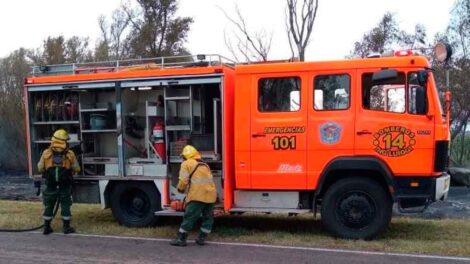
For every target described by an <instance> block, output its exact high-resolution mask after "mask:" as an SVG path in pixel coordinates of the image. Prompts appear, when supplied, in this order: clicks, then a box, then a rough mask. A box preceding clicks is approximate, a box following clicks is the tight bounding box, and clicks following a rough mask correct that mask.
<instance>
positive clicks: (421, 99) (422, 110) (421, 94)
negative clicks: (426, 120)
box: [415, 86, 428, 115]
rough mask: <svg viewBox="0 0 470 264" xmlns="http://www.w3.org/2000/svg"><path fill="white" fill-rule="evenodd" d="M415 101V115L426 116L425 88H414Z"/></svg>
mask: <svg viewBox="0 0 470 264" xmlns="http://www.w3.org/2000/svg"><path fill="white" fill-rule="evenodd" d="M415 89H416V90H415V92H416V96H415V100H416V102H415V103H416V114H417V115H425V114H427V112H428V111H427V100H426V88H425V87H422V86H416V87H415Z"/></svg>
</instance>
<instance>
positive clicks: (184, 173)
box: [171, 145, 217, 246]
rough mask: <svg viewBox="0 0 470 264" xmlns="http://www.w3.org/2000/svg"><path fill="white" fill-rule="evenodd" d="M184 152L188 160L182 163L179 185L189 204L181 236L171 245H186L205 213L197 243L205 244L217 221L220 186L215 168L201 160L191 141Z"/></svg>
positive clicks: (182, 154) (180, 230)
mask: <svg viewBox="0 0 470 264" xmlns="http://www.w3.org/2000/svg"><path fill="white" fill-rule="evenodd" d="M181 156H182V157H183V159H184V161H183V163H182V164H181V169H180V173H179V182H178V186H177V189H178V192H180V193H186V208H185V212H184V217H183V222H182V223H181V226H180V229H179V230H178V237H177V238H176V239H175V240H173V241H172V242H171V245H173V246H186V238H187V236H188V232H190V231H191V230H192V229H193V226H194V224H195V223H196V221H197V220H198V219H199V217H200V216H202V224H201V228H200V229H199V235H198V237H197V238H196V243H197V244H198V245H201V246H202V245H204V242H205V240H206V238H207V235H208V234H209V233H210V232H211V230H212V225H213V224H214V216H213V211H214V204H215V201H216V199H217V190H216V188H215V184H214V180H213V177H212V173H211V170H210V168H209V166H208V165H207V164H206V163H204V162H202V161H201V155H200V154H199V152H198V151H197V149H196V148H194V147H193V146H191V145H187V146H185V147H184V148H183V151H182V153H181Z"/></svg>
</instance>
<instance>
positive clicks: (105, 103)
mask: <svg viewBox="0 0 470 264" xmlns="http://www.w3.org/2000/svg"><path fill="white" fill-rule="evenodd" d="M79 94H80V128H81V135H82V168H83V170H82V174H83V176H87V177H96V176H118V146H117V121H116V120H117V119H116V93H115V88H97V89H86V90H80V92H79Z"/></svg>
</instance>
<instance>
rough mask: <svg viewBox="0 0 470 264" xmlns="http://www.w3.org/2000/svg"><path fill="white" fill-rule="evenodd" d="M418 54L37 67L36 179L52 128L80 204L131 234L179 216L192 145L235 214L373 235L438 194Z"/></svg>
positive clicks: (435, 101) (32, 147)
mask: <svg viewBox="0 0 470 264" xmlns="http://www.w3.org/2000/svg"><path fill="white" fill-rule="evenodd" d="M429 67H430V65H429V62H428V61H427V59H426V58H425V57H423V56H395V57H386V58H368V59H353V60H343V61H328V62H271V63H270V62H268V63H255V64H239V65H236V64H234V63H232V62H230V61H228V60H226V59H224V58H223V57H220V56H217V55H204V56H203V55H198V56H188V57H173V58H156V59H146V60H135V61H119V62H107V63H92V64H70V65H52V66H42V67H35V68H33V71H32V75H31V76H30V77H28V78H27V79H26V83H25V109H26V122H27V124H28V126H27V127H28V129H27V141H28V144H27V146H28V154H29V155H28V157H29V172H30V175H35V174H37V169H36V166H35V164H36V163H37V161H38V160H39V157H40V154H41V151H42V150H43V149H45V148H46V147H47V146H48V143H49V140H50V135H52V132H53V131H54V130H55V129H58V128H65V129H67V130H68V131H69V132H70V134H71V140H70V148H71V149H73V150H74V151H75V152H76V153H77V154H78V157H79V160H80V164H81V165H82V172H81V173H80V174H79V175H76V177H75V181H76V185H75V187H74V188H75V190H74V200H75V201H79V202H90V203H101V204H102V207H103V208H108V207H110V208H111V209H112V212H113V215H114V216H115V217H116V219H117V220H118V221H119V222H120V223H121V224H124V225H127V226H148V225H152V224H154V223H156V221H158V219H159V217H162V216H165V215H181V214H182V212H178V211H176V210H174V208H171V202H172V201H174V200H182V199H183V195H181V194H179V193H178V192H177V191H176V188H175V186H176V183H177V181H178V171H179V165H180V163H181V161H182V160H181V158H180V157H179V154H180V152H181V149H182V147H183V146H184V145H186V144H192V145H194V146H195V147H196V148H198V149H199V150H200V151H201V153H202V157H203V159H204V161H205V162H207V163H208V164H209V166H210V167H211V169H212V170H213V175H214V181H215V182H216V185H217V187H218V203H217V205H218V207H219V208H220V209H223V210H224V211H225V212H229V213H234V214H237V213H245V212H262V213H263V212H264V213H272V212H275V213H288V214H291V215H295V214H301V213H312V212H313V213H315V212H316V211H317V209H319V210H320V212H321V220H322V223H323V225H324V226H325V228H326V229H327V230H328V231H329V232H331V233H332V234H334V235H335V236H339V237H345V238H354V239H357V238H365V239H369V238H373V237H375V236H377V235H378V234H380V233H382V232H383V231H384V230H385V229H386V227H387V226H388V224H389V222H390V219H391V215H392V205H393V204H394V203H395V202H396V203H397V205H398V208H399V210H401V211H402V212H416V211H422V210H424V209H425V208H426V207H427V206H428V205H429V204H430V203H431V202H433V201H436V200H440V199H445V198H446V196H447V192H448V188H449V180H450V178H449V176H448V175H447V174H446V173H445V171H446V169H445V167H446V162H447V158H448V146H449V124H448V118H449V117H448V116H446V115H445V112H444V110H443V109H442V106H441V103H440V101H439V94H438V92H437V89H436V87H435V82H434V79H433V74H432V72H431V71H430V70H429Z"/></svg>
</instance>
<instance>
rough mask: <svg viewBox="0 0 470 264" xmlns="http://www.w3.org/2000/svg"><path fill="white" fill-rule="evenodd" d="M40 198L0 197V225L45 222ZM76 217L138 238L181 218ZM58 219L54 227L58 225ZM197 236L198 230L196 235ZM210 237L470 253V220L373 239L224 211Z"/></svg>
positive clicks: (399, 222) (413, 222) (84, 209)
mask: <svg viewBox="0 0 470 264" xmlns="http://www.w3.org/2000/svg"><path fill="white" fill-rule="evenodd" d="M41 210H42V205H41V204H40V203H37V202H16V201H0V228H19V227H31V226H35V225H38V224H39V223H40V222H41V218H40V215H41ZM72 212H73V214H74V217H73V222H74V225H75V227H76V228H77V229H78V231H79V232H80V233H90V234H91V233H92V234H106V235H123V236H139V237H166V238H169V237H173V236H174V235H175V232H176V231H177V229H178V224H179V222H180V219H178V218H165V219H163V220H162V221H161V223H160V225H159V226H157V227H155V228H126V227H123V226H120V225H119V224H118V223H117V222H116V221H115V220H114V219H113V217H112V215H111V212H110V210H101V209H100V207H99V206H98V205H84V204H75V205H74V206H73V209H72ZM60 224H61V223H60V220H59V218H57V219H56V220H55V221H54V223H53V228H55V229H57V230H60ZM193 236H194V234H193ZM210 239H211V240H217V241H237V242H256V243H269V244H276V245H296V246H299V245H300V246H316V247H329V248H346V249H358V250H359V249H360V250H377V251H378V250H380V251H388V252H407V253H426V254H438V255H450V256H470V222H469V221H465V220H421V219H411V218H395V219H393V220H392V223H391V225H390V227H389V229H388V231H387V232H385V233H384V234H383V235H382V236H381V237H379V238H378V239H377V240H374V241H353V240H342V239H335V238H332V237H330V236H329V235H328V234H327V233H325V231H324V230H323V229H322V228H321V225H320V222H319V221H318V220H314V219H313V218H312V217H311V216H296V217H287V216H280V215H253V214H252V215H242V216H228V215H227V216H222V217H219V218H217V219H216V223H215V228H214V231H213V234H212V235H211V238H210Z"/></svg>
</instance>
